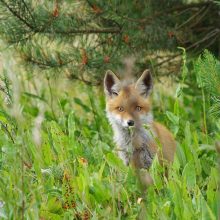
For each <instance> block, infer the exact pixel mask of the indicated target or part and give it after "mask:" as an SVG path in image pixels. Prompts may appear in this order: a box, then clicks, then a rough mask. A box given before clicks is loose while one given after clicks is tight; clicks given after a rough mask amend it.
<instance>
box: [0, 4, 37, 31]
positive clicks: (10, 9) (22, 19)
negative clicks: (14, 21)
mask: <svg viewBox="0 0 220 220" xmlns="http://www.w3.org/2000/svg"><path fill="white" fill-rule="evenodd" d="M0 2H2V3H3V4H4V5H5V6H6V8H7V9H8V10H9V11H10V12H11V13H12V14H13V15H14V16H15V17H16V18H18V19H19V20H20V21H21V22H22V23H24V24H25V25H26V26H27V27H29V28H30V29H31V30H34V29H35V28H34V26H32V25H31V24H30V23H29V22H27V21H26V20H25V19H24V18H22V17H21V16H20V15H19V14H18V13H17V11H15V10H13V8H12V7H10V6H9V5H8V4H7V3H6V2H5V1H4V0H0Z"/></svg>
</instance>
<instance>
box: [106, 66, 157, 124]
mask: <svg viewBox="0 0 220 220" xmlns="http://www.w3.org/2000/svg"><path fill="white" fill-rule="evenodd" d="M152 86H153V82H152V77H151V73H150V71H149V70H145V71H144V72H143V74H142V75H141V77H140V78H139V79H138V80H137V82H136V83H131V84H127V83H125V82H123V81H120V80H119V78H118V77H117V76H116V75H115V74H114V73H113V72H112V71H110V70H109V71H107V72H106V75H105V79H104V88H105V94H106V97H107V103H106V111H107V116H108V118H109V120H110V122H111V123H112V124H117V125H120V126H122V127H124V128H128V127H129V126H135V127H139V126H141V125H142V124H147V123H149V121H151V120H152V119H151V117H152V116H151V114H150V110H151V109H150V102H149V99H148V96H149V93H150V91H151V89H152Z"/></svg>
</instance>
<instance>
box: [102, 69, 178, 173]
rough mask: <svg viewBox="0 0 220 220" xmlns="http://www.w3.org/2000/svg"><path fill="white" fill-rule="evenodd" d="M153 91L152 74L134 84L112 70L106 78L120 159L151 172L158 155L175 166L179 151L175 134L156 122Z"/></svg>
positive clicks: (107, 94) (147, 73) (106, 88)
mask: <svg viewBox="0 0 220 220" xmlns="http://www.w3.org/2000/svg"><path fill="white" fill-rule="evenodd" d="M152 87H153V80H152V76H151V73H150V71H149V70H145V71H144V72H143V74H142V75H141V77H140V78H139V79H138V80H137V82H132V83H129V82H126V81H123V80H122V81H121V80H120V79H119V78H118V77H117V76H116V75H115V74H114V73H113V72H112V71H110V70H108V71H107V72H106V75H105V78H104V90H105V94H106V101H107V102H106V112H107V117H108V119H109V122H110V123H111V125H112V129H113V132H114V141H115V143H116V145H117V148H118V149H117V151H118V155H119V157H120V158H121V159H122V160H123V161H124V163H125V164H126V165H129V164H130V163H131V164H132V165H133V166H134V167H135V168H138V169H139V168H140V169H141V168H149V167H150V166H151V164H152V161H153V158H154V156H155V155H156V154H157V155H158V158H159V161H160V162H161V163H162V164H163V163H164V162H167V163H172V162H173V159H174V154H175V150H176V143H175V140H174V137H173V135H172V134H171V132H170V131H169V130H168V129H167V128H166V127H164V126H163V125H162V124H160V123H158V122H155V121H154V120H153V115H152V113H151V104H150V101H149V94H150V92H151V90H152ZM146 126H147V128H146ZM131 127H132V131H131V129H130V128H131Z"/></svg>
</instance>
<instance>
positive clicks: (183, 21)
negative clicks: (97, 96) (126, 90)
mask: <svg viewBox="0 0 220 220" xmlns="http://www.w3.org/2000/svg"><path fill="white" fill-rule="evenodd" d="M218 13H219V8H218V5H217V4H216V3H215V2H214V1H201V0H200V1H195V2H194V1H190V3H188V1H183V0H181V1H180V0H169V1H155V0H149V1H132V0H129V1H126V2H123V1H113V0H111V1H108V2H106V1H97V0H83V1H82V0H81V1H78V0H77V1H69V0H66V1H60V0H54V1H36V0H28V1H24V0H19V1H18V0H1V1H0V37H1V39H3V40H4V45H5V47H14V48H16V50H17V52H19V54H20V60H21V61H23V62H24V63H25V65H26V67H27V68H28V69H29V71H30V72H33V71H35V73H33V74H38V73H39V71H42V70H44V73H45V74H47V75H53V74H54V73H64V74H65V75H66V76H67V77H69V78H71V79H77V80H81V81H83V82H86V83H88V84H99V83H101V81H102V78H103V74H104V72H105V70H106V69H109V68H110V69H114V70H115V69H116V68H118V67H119V66H120V65H121V57H124V56H127V55H129V54H132V55H134V56H136V57H137V67H138V68H137V70H136V72H137V73H138V72H141V71H142V70H143V69H145V68H146V67H152V69H153V70H154V71H155V72H156V73H157V74H158V73H159V74H161V75H164V74H171V73H175V74H177V73H178V71H179V63H180V60H179V56H180V55H181V54H180V53H179V52H178V51H177V50H176V48H177V46H182V47H185V48H186V49H187V51H190V52H191V53H192V54H196V53H197V54H198V53H199V52H201V51H202V50H203V48H209V49H210V50H212V51H213V52H214V53H218V51H219V46H218V40H217V39H218V38H219V36H220V30H219V15H218ZM33 67H34V68H33ZM36 67H38V68H40V70H39V69H38V68H37V69H36Z"/></svg>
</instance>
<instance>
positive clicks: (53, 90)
mask: <svg viewBox="0 0 220 220" xmlns="http://www.w3.org/2000/svg"><path fill="white" fill-rule="evenodd" d="M9 60H10V59H7V57H6V58H4V57H3V56H2V63H3V68H2V71H1V74H0V77H1V84H0V85H1V87H0V88H1V91H0V126H1V129H0V219H41V220H47V219H48V220H49V219H54V220H59V219H84V220H86V219H137V217H138V216H139V215H140V213H141V212H142V210H143V209H145V214H144V215H145V217H144V218H145V219H161V220H162V219H181V220H185V219H186V220H189V219H193V220H195V219H199V220H201V219H204V220H208V219H211V220H215V219H217V218H218V208H219V194H218V189H219V185H218V183H219V177H218V174H219V169H218V155H217V151H216V148H215V143H216V141H218V140H220V119H219V118H218V117H216V116H213V115H212V114H210V106H211V104H212V103H211V99H210V95H209V93H208V92H207V91H206V90H205V88H203V87H201V86H200V83H199V79H198V78H197V73H199V72H200V70H201V68H202V61H201V60H200V62H197V63H196V62H195V63H194V65H193V66H191V68H190V69H189V68H188V67H187V66H186V64H185V63H184V62H183V65H182V68H181V74H182V77H181V80H180V81H175V80H173V79H170V78H166V77H165V78H161V79H160V81H157V80H156V78H155V86H154V89H153V94H152V102H153V113H154V118H155V120H157V121H160V122H161V123H163V124H165V125H166V126H167V127H168V128H170V129H171V131H172V132H173V134H174V135H175V138H176V141H177V152H176V156H175V161H174V163H173V165H172V167H171V168H170V170H169V173H170V175H169V177H168V178H166V177H165V176H164V175H163V173H164V168H163V167H161V166H160V164H159V163H158V160H157V158H155V160H154V162H153V165H152V166H151V168H150V173H151V176H152V178H153V180H154V185H152V186H150V187H149V188H148V191H147V193H146V195H144V194H143V192H142V190H141V187H140V184H139V182H138V180H137V177H136V176H135V174H134V171H133V170H132V168H131V167H126V166H125V165H124V164H123V163H122V161H121V160H120V159H119V158H118V156H117V152H116V151H115V150H114V147H115V146H114V143H113V140H112V135H113V134H112V130H111V127H110V125H109V123H108V121H107V118H106V116H105V97H104V92H103V88H102V87H101V86H100V87H93V86H89V85H85V84H83V83H80V82H78V81H69V80H67V79H65V77H64V76H54V77H53V78H50V77H47V76H45V75H41V74H38V75H37V77H36V76H34V75H31V76H30V75H29V74H28V73H26V72H24V71H22V69H20V67H19V66H18V65H16V63H13V62H10V61H9ZM216 62H217V61H216ZM213 68H214V67H213ZM213 71H214V70H213ZM218 73H219V72H218ZM189 78H190V79H191V78H192V80H191V84H189V83H186V81H187V79H189ZM188 81H190V80H188Z"/></svg>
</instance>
